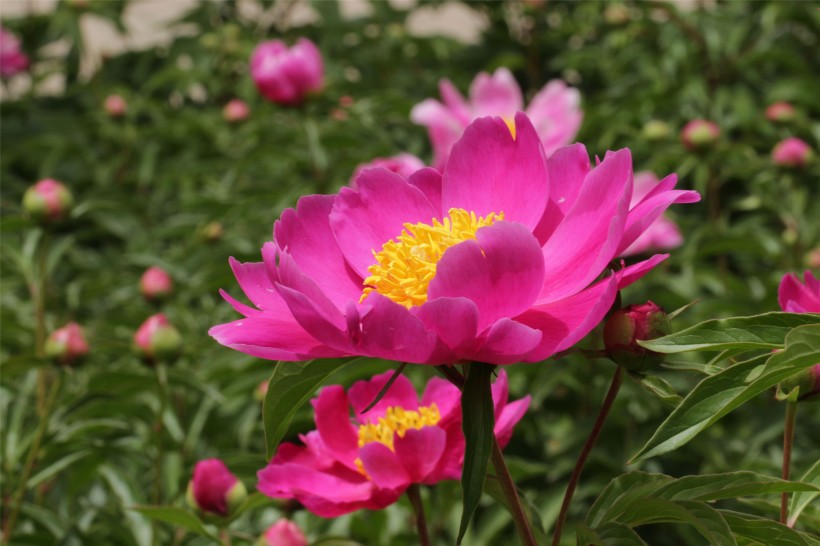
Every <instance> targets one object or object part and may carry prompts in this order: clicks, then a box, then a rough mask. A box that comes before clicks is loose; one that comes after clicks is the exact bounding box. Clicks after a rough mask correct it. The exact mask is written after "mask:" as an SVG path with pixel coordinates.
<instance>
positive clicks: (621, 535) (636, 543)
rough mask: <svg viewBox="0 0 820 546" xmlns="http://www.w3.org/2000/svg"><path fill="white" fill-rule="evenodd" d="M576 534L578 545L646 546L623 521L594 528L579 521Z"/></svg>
mask: <svg viewBox="0 0 820 546" xmlns="http://www.w3.org/2000/svg"><path fill="white" fill-rule="evenodd" d="M576 536H577V543H578V545H579V546H580V545H583V546H590V545H594V546H646V542H644V541H643V539H641V537H640V536H639V535H638V533H636V532H635V531H633V530H632V528H630V527H629V526H628V525H624V524H623V523H615V522H610V523H606V524H604V525H602V526H601V527H599V528H597V529H595V530H592V529H590V528H589V527H587V526H586V525H584V524H583V523H581V524H579V525H578V527H576ZM544 544H546V542H545V543H544Z"/></svg>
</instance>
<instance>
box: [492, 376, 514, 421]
mask: <svg viewBox="0 0 820 546" xmlns="http://www.w3.org/2000/svg"><path fill="white" fill-rule="evenodd" d="M491 389H492V393H493V413H494V414H495V418H496V420H498V417H499V416H500V415H501V410H502V409H504V406H506V405H507V400H508V398H509V396H510V386H509V383H508V382H507V372H505V371H504V370H503V369H501V370H499V372H498V378H497V379H496V380H495V381H494V382H493V384H492V387H491Z"/></svg>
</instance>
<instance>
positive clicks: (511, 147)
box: [442, 112, 549, 231]
mask: <svg viewBox="0 0 820 546" xmlns="http://www.w3.org/2000/svg"><path fill="white" fill-rule="evenodd" d="M515 124H516V136H515V138H513V137H512V135H511V134H510V130H509V128H508V127H507V124H506V123H504V121H502V120H501V119H500V118H482V119H478V120H476V121H474V122H473V123H472V124H471V125H470V126H469V127H467V130H466V131H465V132H464V136H463V137H462V138H461V140H459V141H458V143H457V144H456V145H455V146H454V147H453V151H452V154H451V156H450V160H449V162H448V163H447V168H446V169H445V171H444V178H443V182H442V184H443V185H442V208H443V209H444V210H449V209H451V208H454V207H455V208H461V209H464V210H467V211H470V212H475V213H476V214H477V215H479V216H486V215H487V214H489V213H491V212H495V213H499V212H503V213H504V219H505V220H507V221H512V222H520V223H522V224H524V225H525V226H527V227H528V228H529V229H530V231H532V229H533V228H534V227H535V226H536V225H537V224H538V222H539V221H540V220H541V216H542V215H543V214H544V209H545V207H546V205H547V197H548V195H549V183H548V179H547V166H546V159H545V158H544V154H543V152H542V150H541V143H540V142H539V140H538V135H537V134H536V133H535V130H534V129H533V127H532V124H531V123H530V121H529V120H528V119H527V117H526V116H525V115H524V114H522V113H520V112H519V113H518V114H516V116H515Z"/></svg>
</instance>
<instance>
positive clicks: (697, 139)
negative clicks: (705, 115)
mask: <svg viewBox="0 0 820 546" xmlns="http://www.w3.org/2000/svg"><path fill="white" fill-rule="evenodd" d="M719 136H720V127H718V126H717V125H716V124H715V123H713V122H711V121H706V120H704V119H694V120H692V121H690V122H689V123H687V124H686V125H685V126H684V128H683V130H682V131H681V134H680V138H681V141H683V145H684V146H685V147H686V149H687V150H703V149H706V148H708V147H709V146H711V145H712V144H714V143H715V142H716V141H717V139H718V137H719Z"/></svg>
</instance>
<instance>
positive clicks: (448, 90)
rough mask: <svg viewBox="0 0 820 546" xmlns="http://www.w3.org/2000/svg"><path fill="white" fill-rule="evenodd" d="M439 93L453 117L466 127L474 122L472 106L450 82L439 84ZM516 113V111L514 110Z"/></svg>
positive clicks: (443, 81)
mask: <svg viewBox="0 0 820 546" xmlns="http://www.w3.org/2000/svg"><path fill="white" fill-rule="evenodd" d="M438 89H439V93H441V98H442V100H443V101H444V104H445V105H446V106H447V108H448V109H449V110H450V112H451V113H452V115H453V116H454V117H455V118H456V119H458V120H459V121H461V122H462V123H463V124H464V126H465V127H466V126H467V125H468V124H469V123H470V122H471V121H472V120H473V113H472V111H471V110H470V105H469V104H467V101H466V100H464V97H463V96H462V95H461V93H460V92H459V91H458V89H456V87H455V86H454V85H453V84H452V83H451V82H450V80H446V79H444V80H441V81H440V82H439V84H438ZM513 112H515V110H513Z"/></svg>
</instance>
